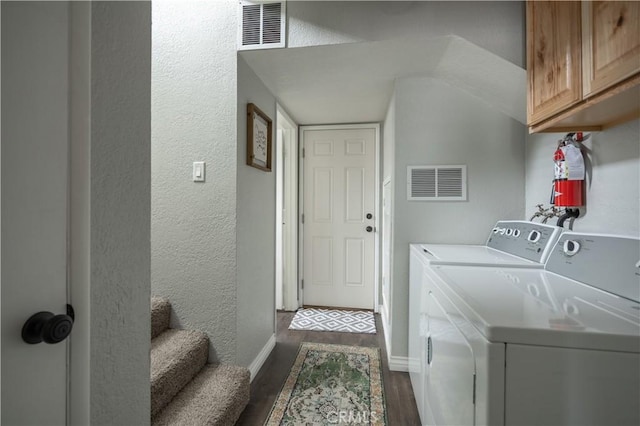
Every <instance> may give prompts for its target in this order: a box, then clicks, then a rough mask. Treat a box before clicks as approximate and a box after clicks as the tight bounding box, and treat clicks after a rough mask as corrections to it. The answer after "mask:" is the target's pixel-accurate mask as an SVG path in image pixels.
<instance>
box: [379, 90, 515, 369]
mask: <svg viewBox="0 0 640 426" xmlns="http://www.w3.org/2000/svg"><path fill="white" fill-rule="evenodd" d="M395 126H396V131H395V141H396V143H395V164H394V167H395V172H394V181H395V183H394V188H393V193H394V194H393V197H394V218H393V223H394V228H393V249H392V250H393V275H392V279H393V281H392V292H393V295H392V304H393V306H392V312H393V316H392V327H393V332H392V350H391V354H392V356H400V357H403V356H406V355H407V344H408V343H407V327H408V325H407V312H408V297H409V244H410V243H415V242H424V241H428V242H431V243H450V244H481V243H483V242H484V241H485V240H486V237H487V232H488V230H489V229H491V227H492V226H493V225H494V224H495V222H496V220H498V219H519V218H521V217H522V215H523V206H524V138H525V128H524V126H523V125H522V124H520V123H518V122H517V121H515V120H514V119H512V118H510V117H507V116H506V115H504V114H502V113H500V112H498V111H497V110H495V109H493V108H490V107H488V106H487V105H486V104H484V103H483V102H481V101H479V100H477V99H476V98H475V97H472V96H471V95H469V94H467V93H466V92H463V91H461V90H459V89H456V88H453V87H451V86H448V85H445V84H443V83H441V82H439V81H437V80H432V79H420V78H416V79H402V80H398V82H397V84H396V120H395ZM425 164H433V165H437V164H466V165H467V185H468V186H467V191H468V201H465V202H453V201H450V202H424V201H407V196H406V185H407V175H406V173H407V166H409V165H425Z"/></svg>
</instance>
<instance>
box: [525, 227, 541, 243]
mask: <svg viewBox="0 0 640 426" xmlns="http://www.w3.org/2000/svg"><path fill="white" fill-rule="evenodd" d="M541 237H542V234H541V233H540V231H536V230H533V231H531V232H530V233H529V236H528V237H527V240H529V241H531V242H532V243H537V242H538V241H540V238H541Z"/></svg>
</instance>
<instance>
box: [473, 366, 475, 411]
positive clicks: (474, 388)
mask: <svg viewBox="0 0 640 426" xmlns="http://www.w3.org/2000/svg"><path fill="white" fill-rule="evenodd" d="M475 403H476V375H475V373H474V374H473V404H474V405H475Z"/></svg>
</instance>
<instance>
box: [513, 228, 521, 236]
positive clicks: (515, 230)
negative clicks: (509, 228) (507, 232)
mask: <svg viewBox="0 0 640 426" xmlns="http://www.w3.org/2000/svg"><path fill="white" fill-rule="evenodd" d="M513 236H514V237H516V238H518V237H519V236H520V230H519V229H514V230H513Z"/></svg>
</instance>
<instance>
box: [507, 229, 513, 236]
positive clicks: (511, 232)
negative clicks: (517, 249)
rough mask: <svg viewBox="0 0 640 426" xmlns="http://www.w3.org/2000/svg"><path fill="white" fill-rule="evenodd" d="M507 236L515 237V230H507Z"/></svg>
mask: <svg viewBox="0 0 640 426" xmlns="http://www.w3.org/2000/svg"><path fill="white" fill-rule="evenodd" d="M506 234H507V237H510V236H512V235H513V229H511V228H507V232H506Z"/></svg>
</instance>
